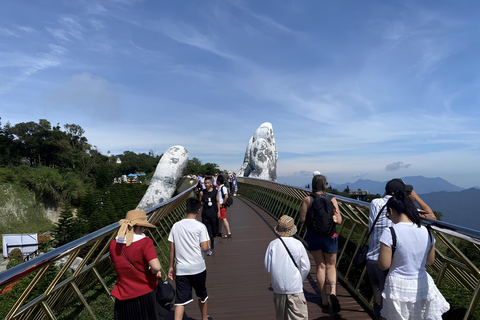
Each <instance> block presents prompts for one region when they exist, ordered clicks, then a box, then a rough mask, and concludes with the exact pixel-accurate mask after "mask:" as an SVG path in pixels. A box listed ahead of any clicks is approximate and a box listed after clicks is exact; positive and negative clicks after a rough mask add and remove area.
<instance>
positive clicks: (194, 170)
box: [185, 157, 220, 175]
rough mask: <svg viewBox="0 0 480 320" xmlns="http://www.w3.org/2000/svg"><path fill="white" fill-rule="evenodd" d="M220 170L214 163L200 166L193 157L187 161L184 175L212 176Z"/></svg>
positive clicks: (199, 162) (197, 160)
mask: <svg viewBox="0 0 480 320" xmlns="http://www.w3.org/2000/svg"><path fill="white" fill-rule="evenodd" d="M219 171H220V168H219V167H218V164H216V163H210V162H207V163H205V164H202V161H200V160H199V159H198V158H196V157H193V158H192V159H190V160H188V163H187V168H186V169H185V174H206V175H213V174H214V173H215V172H219Z"/></svg>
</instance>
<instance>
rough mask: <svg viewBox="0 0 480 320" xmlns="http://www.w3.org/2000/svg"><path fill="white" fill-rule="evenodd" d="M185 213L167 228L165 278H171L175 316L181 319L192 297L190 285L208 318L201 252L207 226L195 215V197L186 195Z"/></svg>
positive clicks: (197, 210)
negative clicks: (168, 260)
mask: <svg viewBox="0 0 480 320" xmlns="http://www.w3.org/2000/svg"><path fill="white" fill-rule="evenodd" d="M186 202H187V217H186V218H185V219H183V220H180V221H178V222H176V223H175V224H174V225H173V227H172V229H171V230H170V235H169V236H168V241H170V266H169V268H168V278H169V279H172V280H175V287H176V293H175V320H181V319H182V318H183V315H184V312H185V305H187V304H189V303H190V302H192V301H193V298H192V289H194V290H195V293H196V295H197V297H198V306H199V308H200V312H201V314H202V319H203V320H211V319H212V318H210V317H209V316H208V314H207V311H208V310H207V302H208V301H207V300H208V294H207V288H206V279H207V267H206V265H205V258H204V255H203V253H202V251H203V252H206V251H207V250H208V249H209V248H210V246H209V243H210V237H209V236H208V231H207V227H205V225H204V224H203V223H201V222H199V221H197V220H196V217H197V216H198V214H199V213H200V211H201V210H202V204H201V203H200V201H199V200H198V199H196V198H188V199H187V201H186Z"/></svg>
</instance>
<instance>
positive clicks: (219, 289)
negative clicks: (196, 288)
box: [166, 197, 371, 320]
mask: <svg viewBox="0 0 480 320" xmlns="http://www.w3.org/2000/svg"><path fill="white" fill-rule="evenodd" d="M227 219H228V221H229V223H230V228H231V231H232V235H233V237H232V238H221V239H220V238H216V245H215V250H214V251H213V254H212V255H211V256H207V257H206V260H207V289H208V295H209V299H208V313H209V315H210V316H211V317H212V318H213V319H214V320H240V319H241V320H257V319H258V320H260V319H262V320H263V319H275V310H274V307H273V294H272V291H270V289H269V288H270V275H269V274H268V273H267V272H266V271H265V270H264V257H265V250H266V248H267V246H268V244H269V243H270V241H272V240H273V239H274V238H275V233H274V232H273V226H275V225H276V224H277V223H276V220H275V219H274V218H272V217H271V216H270V215H268V214H267V213H265V212H264V211H263V210H262V209H260V208H259V207H257V206H256V205H255V204H253V203H252V202H250V201H249V200H247V199H245V198H242V197H235V198H234V204H233V205H232V206H231V207H230V208H229V209H228V211H227ZM309 256H310V261H311V263H312V267H311V271H310V275H309V276H308V278H307V281H306V282H305V283H304V292H305V297H306V299H307V303H308V312H309V319H317V320H327V319H354V320H367V319H368V320H370V319H371V317H370V316H369V315H368V313H367V312H365V311H364V310H363V309H362V307H361V306H360V305H359V304H358V303H357V302H356V301H355V300H354V299H353V298H352V297H350V295H349V293H348V292H347V291H346V290H345V289H344V288H343V287H342V286H340V285H339V286H338V288H337V296H338V298H339V300H340V304H341V306H342V311H341V312H340V313H339V314H337V315H333V314H328V313H322V310H321V307H320V294H319V290H318V287H317V285H316V281H315V278H316V275H315V264H314V261H313V257H312V256H311V255H310V254H309ZM195 300H197V299H196V298H195ZM185 311H186V316H185V317H184V319H201V317H200V311H199V309H198V305H197V302H196V301H194V302H192V303H190V304H188V305H187V306H186V309H185ZM166 319H173V315H171V314H170V315H169V316H167V317H166Z"/></svg>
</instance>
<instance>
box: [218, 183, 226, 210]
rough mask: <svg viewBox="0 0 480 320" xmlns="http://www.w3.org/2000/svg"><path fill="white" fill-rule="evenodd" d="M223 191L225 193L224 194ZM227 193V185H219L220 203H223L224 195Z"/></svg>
mask: <svg viewBox="0 0 480 320" xmlns="http://www.w3.org/2000/svg"><path fill="white" fill-rule="evenodd" d="M222 192H223V194H222ZM224 194H226V195H228V190H227V187H225V185H223V184H222V185H221V186H220V187H218V202H219V203H220V205H222V204H223V195H224Z"/></svg>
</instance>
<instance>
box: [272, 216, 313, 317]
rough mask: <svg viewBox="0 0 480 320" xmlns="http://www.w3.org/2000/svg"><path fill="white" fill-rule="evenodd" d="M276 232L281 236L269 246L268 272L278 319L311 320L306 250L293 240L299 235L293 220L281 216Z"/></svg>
mask: <svg viewBox="0 0 480 320" xmlns="http://www.w3.org/2000/svg"><path fill="white" fill-rule="evenodd" d="M275 232H276V233H277V234H278V235H279V236H280V237H279V238H278V239H275V240H273V241H272V242H270V244H269V245H268V248H267V252H266V254H265V270H267V271H268V272H270V274H271V282H272V287H273V303H274V305H275V312H276V315H277V320H286V319H288V320H290V319H292V320H293V319H295V320H299V319H308V308H307V301H306V300H305V295H304V294H303V281H305V279H306V278H307V276H308V273H309V272H310V260H309V259H308V255H307V251H306V250H305V247H304V246H303V244H302V243H301V242H300V241H298V240H297V239H295V238H293V237H292V236H293V235H294V234H295V233H296V232H297V227H296V226H295V222H294V221H293V218H292V217H289V216H282V217H281V218H280V220H278V225H277V226H276V227H275ZM282 242H283V243H282ZM286 247H288V251H290V254H291V256H290V254H289V253H288V251H287V249H286ZM294 261H295V262H294Z"/></svg>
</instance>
